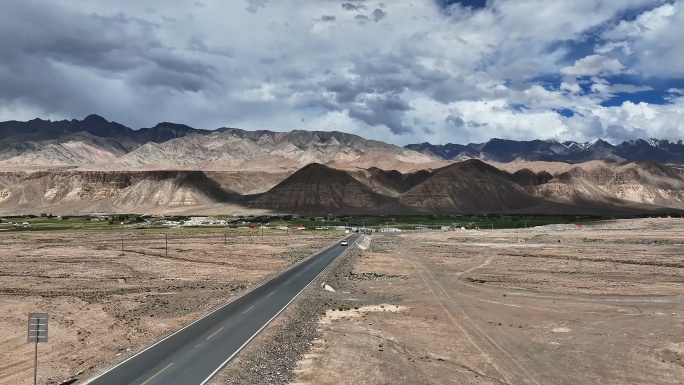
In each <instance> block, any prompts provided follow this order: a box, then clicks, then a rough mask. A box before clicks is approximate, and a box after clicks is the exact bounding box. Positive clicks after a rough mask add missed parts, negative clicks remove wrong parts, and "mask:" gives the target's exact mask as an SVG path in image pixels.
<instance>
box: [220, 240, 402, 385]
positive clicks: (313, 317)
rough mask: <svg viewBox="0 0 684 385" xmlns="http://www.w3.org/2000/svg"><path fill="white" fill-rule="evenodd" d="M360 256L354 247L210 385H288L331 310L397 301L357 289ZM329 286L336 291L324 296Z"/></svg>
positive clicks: (359, 251)
mask: <svg viewBox="0 0 684 385" xmlns="http://www.w3.org/2000/svg"><path fill="white" fill-rule="evenodd" d="M360 255H361V250H359V249H358V248H357V247H355V246H350V249H349V250H348V251H347V253H346V255H345V256H344V257H342V258H341V259H340V260H338V261H337V262H335V264H334V265H333V266H331V268H330V269H329V270H328V271H327V272H326V273H324V274H323V275H322V276H321V277H319V278H318V280H317V281H316V282H314V283H313V284H312V285H311V286H309V287H308V288H307V289H306V290H305V291H304V292H303V293H302V295H301V296H300V297H299V298H298V299H297V300H296V301H295V302H293V303H292V304H291V305H290V307H288V308H287V309H286V310H285V311H284V312H283V313H282V314H281V315H280V316H279V317H278V318H277V319H276V320H274V321H273V322H272V323H271V324H270V325H269V326H268V327H267V328H266V329H265V330H264V331H263V332H262V333H261V334H260V335H259V336H257V337H256V338H255V339H254V340H253V341H252V342H251V343H250V344H249V345H248V346H247V347H246V348H245V349H244V350H243V351H242V352H240V354H239V355H238V356H237V357H236V358H235V359H234V360H233V361H231V362H230V363H229V364H228V365H227V366H226V367H225V368H224V369H223V370H222V371H221V372H220V373H219V375H218V376H216V378H214V379H213V380H212V381H211V382H210V384H211V385H219V384H231V385H253V384H287V383H289V382H290V381H292V380H293V379H294V377H295V375H294V369H295V366H296V364H297V362H298V361H299V360H300V359H301V358H302V357H303V356H304V354H305V353H307V352H308V351H309V348H310V346H311V345H312V343H313V341H314V339H317V338H318V333H317V329H318V323H319V321H320V319H321V318H322V317H323V315H324V314H325V312H326V310H331V309H337V308H339V307H340V306H349V307H351V308H354V307H361V306H367V305H376V304H380V303H383V302H391V301H393V300H394V301H396V299H394V298H390V297H388V296H386V295H377V294H373V293H368V292H364V291H362V290H360V289H357V285H356V280H355V276H354V274H353V268H354V264H355V263H356V259H357V258H358V257H359V256H360ZM323 283H326V284H328V285H330V286H332V287H333V288H334V289H335V290H336V291H335V292H331V291H327V290H324V289H323V288H322V285H323Z"/></svg>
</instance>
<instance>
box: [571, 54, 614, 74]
mask: <svg viewBox="0 0 684 385" xmlns="http://www.w3.org/2000/svg"><path fill="white" fill-rule="evenodd" d="M624 68H625V67H624V66H623V65H622V64H621V63H620V61H619V60H617V59H611V58H608V57H605V56H602V55H589V56H586V57H583V58H582V59H579V60H577V61H576V62H575V64H573V65H572V66H568V67H563V68H561V71H560V72H561V73H562V74H563V75H569V76H576V77H580V76H594V75H609V74H616V73H620V72H621V71H622V70H623V69H624Z"/></svg>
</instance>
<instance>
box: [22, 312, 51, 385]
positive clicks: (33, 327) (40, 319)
mask: <svg viewBox="0 0 684 385" xmlns="http://www.w3.org/2000/svg"><path fill="white" fill-rule="evenodd" d="M49 318H50V317H49V316H48V313H29V317H28V338H27V342H29V343H34V344H35V354H34V357H33V385H38V343H47V342H48V320H49Z"/></svg>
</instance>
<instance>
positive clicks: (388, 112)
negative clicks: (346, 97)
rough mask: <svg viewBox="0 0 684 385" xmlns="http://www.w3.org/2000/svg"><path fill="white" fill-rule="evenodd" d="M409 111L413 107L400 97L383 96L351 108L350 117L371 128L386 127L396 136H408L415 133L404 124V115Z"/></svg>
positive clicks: (371, 98) (370, 98)
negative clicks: (407, 134)
mask: <svg viewBox="0 0 684 385" xmlns="http://www.w3.org/2000/svg"><path fill="white" fill-rule="evenodd" d="M409 110H411V106H409V104H408V103H407V102H406V101H404V100H403V99H401V98H400V97H399V96H398V95H381V96H379V97H369V98H368V100H365V101H364V103H363V104H353V105H351V106H349V116H351V117H352V118H354V119H359V120H361V121H363V122H365V123H366V124H368V125H370V126H380V125H384V126H386V127H388V128H389V129H390V130H391V131H392V133H394V134H406V133H412V132H413V129H412V128H411V127H409V126H406V125H405V124H404V123H403V117H404V113H405V112H406V111H409Z"/></svg>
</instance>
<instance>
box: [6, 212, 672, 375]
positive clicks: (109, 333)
mask: <svg viewBox="0 0 684 385" xmlns="http://www.w3.org/2000/svg"><path fill="white" fill-rule="evenodd" d="M342 236H343V235H341V234H339V233H332V232H331V233H326V232H301V233H295V234H292V233H290V234H282V233H276V232H271V233H267V234H265V235H264V236H263V237H262V236H259V235H258V233H254V232H252V233H246V232H239V231H234V232H228V235H226V234H224V233H223V232H218V231H214V232H202V231H196V232H184V233H178V234H174V233H170V234H169V251H168V254H167V253H166V248H165V237H166V235H165V234H163V233H144V234H138V233H124V234H118V233H115V232H78V231H75V232H21V233H3V234H0V242H2V248H0V298H1V300H0V310H1V313H0V330H2V338H1V339H0V384H18V383H30V381H31V379H32V375H33V372H32V371H33V346H32V345H30V344H27V343H26V316H27V314H28V313H29V312H32V311H45V312H48V313H50V314H51V321H50V322H51V324H50V341H49V343H47V344H42V345H40V347H39V348H40V357H41V364H40V365H41V366H40V376H39V379H40V381H41V383H45V384H63V383H76V384H80V383H84V381H85V380H86V379H87V378H88V377H89V376H92V375H93V374H96V373H98V372H100V371H102V370H105V369H106V368H107V367H109V366H111V365H113V364H115V363H116V362H118V361H120V360H122V359H124V358H125V357H128V356H130V355H132V354H134V353H135V352H136V351H138V350H140V349H142V348H143V347H144V346H146V345H148V344H150V343H152V342H154V341H155V340H157V339H159V338H161V337H162V336H164V335H167V334H168V333H170V332H172V331H173V330H176V329H177V328H179V327H182V326H183V325H184V324H187V323H189V322H191V321H193V320H194V319H196V318H197V317H199V316H201V315H202V314H206V313H207V312H209V311H211V310H212V309H214V308H216V307H217V306H220V305H221V304H223V303H226V302H228V301H230V300H231V299H232V298H235V297H236V296H238V295H240V293H242V292H244V291H245V290H249V287H251V286H253V285H254V284H256V283H258V282H260V281H262V280H264V279H266V278H268V277H269V276H272V275H273V274H276V273H277V272H278V271H280V270H282V269H284V268H286V267H288V266H290V265H292V264H293V263H296V262H297V261H299V260H301V259H302V258H305V257H306V256H308V255H310V254H311V253H313V252H315V251H316V250H318V249H320V248H322V247H324V246H327V245H329V244H331V243H332V242H336V241H337V240H338V239H339V238H341V237H342ZM122 238H123V239H124V249H125V250H124V253H123V254H122V253H121V239H122ZM683 250H684V219H680V218H654V219H634V220H616V221H603V222H593V223H586V224H583V225H581V226H576V225H549V226H543V227H539V228H531V229H517V230H464V231H461V230H453V231H435V230H433V231H421V232H401V233H374V234H373V235H371V236H369V237H367V238H365V239H364V240H363V241H361V242H359V244H358V245H354V246H352V247H350V252H349V253H347V255H346V257H345V258H346V260H344V261H342V262H340V263H338V265H336V266H333V270H331V271H329V272H328V274H327V275H324V276H323V277H321V280H325V281H326V282H329V283H330V285H332V286H333V287H334V289H335V290H336V291H335V292H328V291H325V290H324V289H323V288H322V287H321V285H312V286H310V287H309V288H308V289H307V290H306V291H305V292H304V293H303V295H302V296H301V297H300V298H299V299H298V300H297V301H295V302H294V303H293V305H292V307H291V309H288V310H287V311H286V312H284V313H283V314H282V315H281V317H280V319H279V320H276V321H275V322H274V323H273V324H271V326H269V327H268V328H267V329H266V331H265V332H264V333H262V335H261V336H260V337H258V338H256V339H255V340H254V341H253V343H252V344H251V346H250V347H248V349H246V351H245V352H244V354H241V355H238V357H237V359H236V360H235V361H236V363H235V365H237V366H232V365H233V363H231V364H229V365H228V366H227V367H226V370H224V373H223V374H221V375H219V376H218V377H217V378H216V379H215V380H214V381H212V384H230V383H233V381H232V378H233V377H231V376H232V374H234V373H236V371H238V370H243V369H250V368H251V369H254V368H255V367H256V366H255V365H256V364H255V361H254V360H251V361H250V354H255V352H258V351H259V350H260V349H262V350H264V349H266V347H267V346H271V347H272V346H273V341H278V340H277V338H278V337H277V336H278V335H279V334H283V333H295V334H293V338H298V339H309V340H310V342H307V346H308V347H307V351H306V352H305V353H304V354H303V355H299V356H297V357H294V359H293V362H296V365H295V366H294V367H293V368H292V369H294V370H293V371H292V372H291V373H289V374H287V375H284V376H283V377H278V378H286V381H283V380H278V381H271V380H265V379H264V380H261V381H259V380H254V378H255V377H252V378H253V379H252V380H251V381H248V382H250V383H288V382H289V383H291V384H297V385H304V384H311V385H313V384H323V385H325V384H389V383H399V384H448V383H454V384H681V383H682V381H683V379H684V253H683ZM317 296H321V298H322V299H321V300H320V301H319V302H318V303H319V305H320V306H323V308H322V309H323V310H322V311H320V312H318V310H316V314H317V317H319V318H318V320H314V325H315V329H314V331H313V332H312V333H311V334H307V333H305V332H304V331H301V330H299V329H297V327H296V322H299V321H298V320H297V319H296V317H295V316H296V313H297V311H298V310H297V308H298V307H303V306H305V305H306V306H308V304H309V303H310V302H311V301H309V299H310V298H314V297H317ZM288 317H290V318H291V319H290V320H289V321H288ZM307 317H309V316H307ZM309 318H310V317H309ZM288 322H290V324H292V323H293V322H294V323H295V327H290V326H291V325H290V326H288ZM269 339H270V342H269ZM269 344H270V345H269ZM283 354H284V353H283ZM281 355H282V354H281ZM241 356H242V357H241ZM265 357H268V356H265ZM258 365H259V367H262V366H263V365H265V366H268V362H260V363H258ZM229 374H230V375H229ZM77 378H78V379H77ZM255 381H256V382H255Z"/></svg>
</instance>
